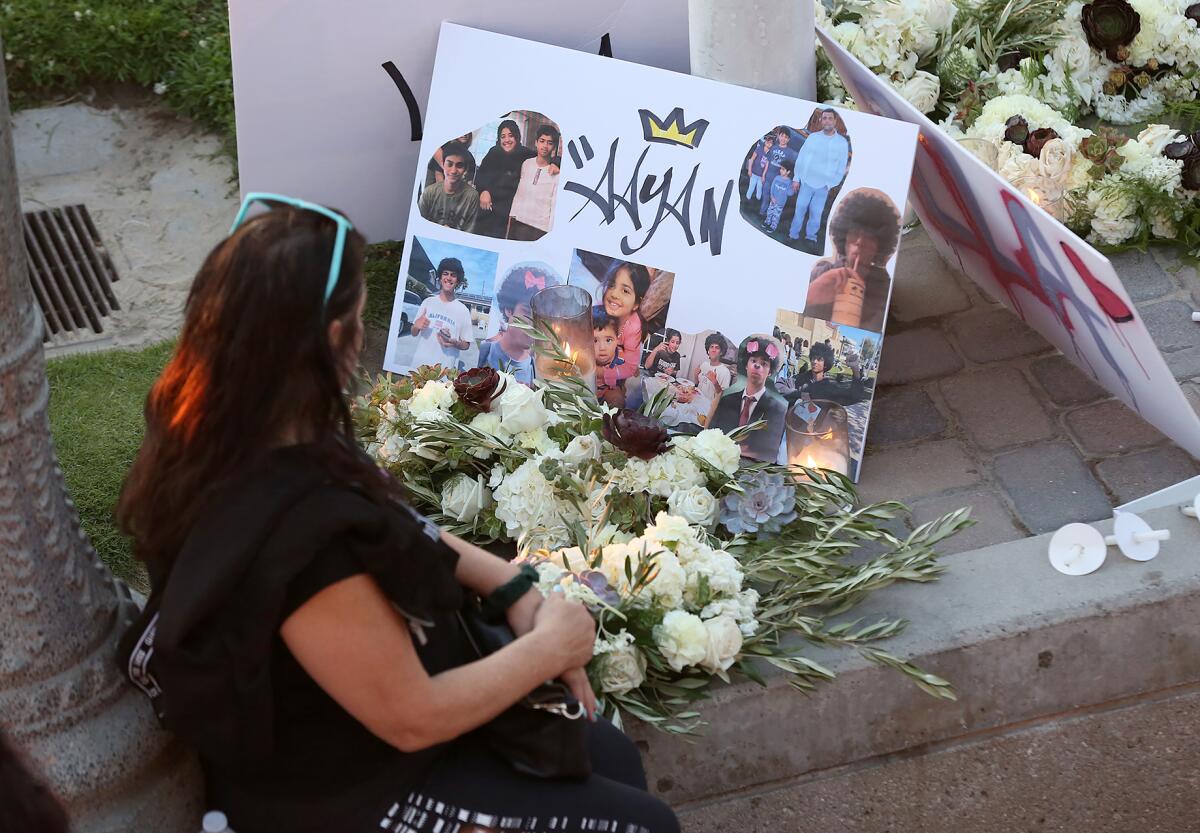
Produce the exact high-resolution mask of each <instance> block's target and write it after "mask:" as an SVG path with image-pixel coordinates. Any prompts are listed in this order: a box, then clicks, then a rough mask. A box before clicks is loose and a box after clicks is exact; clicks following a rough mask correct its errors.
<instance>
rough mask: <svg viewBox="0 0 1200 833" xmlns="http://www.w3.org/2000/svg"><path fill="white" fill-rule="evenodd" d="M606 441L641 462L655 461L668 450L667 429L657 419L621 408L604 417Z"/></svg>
mask: <svg viewBox="0 0 1200 833" xmlns="http://www.w3.org/2000/svg"><path fill="white" fill-rule="evenodd" d="M603 434H604V439H606V440H608V441H609V442H610V443H612V444H613V445H614V446H616V447H617V448H619V449H621V450H622V451H624V452H625V453H626V454H628V455H629V456H630V457H637V458H638V459H639V460H653V459H654V458H655V457H657V456H658V455H660V454H662V453H663V452H664V451H666V450H667V448H668V445H667V440H668V439H669V437H668V435H667V429H666V428H664V427H663V424H662V423H661V422H659V421H658V420H657V419H651V418H650V417H648V416H646V415H645V414H641V413H639V412H637V411H631V410H630V409H629V408H621V409H620V410H619V411H617V412H616V413H615V414H605V415H604V428H603Z"/></svg>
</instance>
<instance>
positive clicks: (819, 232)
mask: <svg viewBox="0 0 1200 833" xmlns="http://www.w3.org/2000/svg"><path fill="white" fill-rule="evenodd" d="M852 157H853V152H852V148H851V144H850V136H849V134H848V133H847V131H846V124H845V122H843V121H842V117H841V116H840V115H839V114H838V112H837V111H836V110H834V109H833V108H831V107H819V108H817V109H816V110H813V113H812V115H811V116H810V117H809V120H808V123H807V124H806V125H805V126H804V127H803V128H800V129H798V128H795V127H790V126H788V125H778V126H776V127H774V128H773V129H771V130H769V131H767V133H765V134H764V135H763V137H762V138H761V139H759V140H758V141H757V142H755V143H754V145H753V147H751V148H750V151H749V153H747V154H746V158H745V159H744V160H743V163H742V169H741V176H740V180H739V182H740V186H741V195H742V198H741V214H742V217H743V219H745V220H746V222H748V223H750V224H751V225H753V226H754V227H755V228H757V229H759V230H760V231H761V232H762V233H763V234H766V235H767V236H768V237H770V238H772V239H773V240H777V241H778V242H780V243H783V244H784V245H786V246H791V247H792V248H794V249H799V250H800V251H803V252H807V253H808V254H822V253H824V251H825V226H826V222H827V220H828V217H829V206H830V205H832V204H833V201H834V200H835V199H836V198H837V195H838V192H839V191H840V190H841V187H842V183H843V182H844V181H845V179H846V172H847V171H848V170H849V169H850V161H851V159H852Z"/></svg>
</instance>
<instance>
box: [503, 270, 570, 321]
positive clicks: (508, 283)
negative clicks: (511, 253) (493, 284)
mask: <svg viewBox="0 0 1200 833" xmlns="http://www.w3.org/2000/svg"><path fill="white" fill-rule="evenodd" d="M560 283H562V281H561V280H560V279H559V277H558V275H557V274H556V273H555V272H554V270H553V269H551V268H550V267H548V266H539V265H537V264H525V263H519V264H517V265H516V266H514V267H513V268H511V269H509V270H508V274H507V275H505V276H504V280H503V281H501V282H500V290H499V291H498V292H497V293H496V302H497V304H499V306H500V315H501V316H502V317H503V318H504V320H505V321H507V320H508V319H509V318H510V317H511V316H512V314H513V311H515V310H516V308H517V307H519V306H520V305H521V304H526V305H528V304H529V300H530V299H531V298H532V297H533V296H534V295H536V294H538V293H539V292H541V291H542V290H543V289H545V288H546V287H548V286H558V285H559V284H560Z"/></svg>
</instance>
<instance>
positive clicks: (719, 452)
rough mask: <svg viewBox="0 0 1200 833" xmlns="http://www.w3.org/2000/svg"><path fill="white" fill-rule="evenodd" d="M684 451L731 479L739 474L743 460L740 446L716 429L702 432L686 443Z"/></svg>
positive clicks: (707, 429)
mask: <svg viewBox="0 0 1200 833" xmlns="http://www.w3.org/2000/svg"><path fill="white" fill-rule="evenodd" d="M684 449H685V450H686V451H688V452H690V453H691V454H695V455H696V456H697V457H699V458H700V459H701V460H703V461H704V462H706V463H708V464H709V465H710V466H712V467H713V468H715V469H718V470H719V471H722V472H724V473H725V474H727V475H729V476H730V477H732V476H733V475H735V474H737V470H738V464H739V463H740V462H741V459H742V452H741V450H740V449H739V448H738V444H737V443H735V442H734V441H733V440H731V439H729V437H727V436H726V435H725V432H724V431H720V430H718V429H716V428H706V429H705V430H703V431H701V432H700V433H699V434H697V435H696V436H694V437H692V438H691V439H690V440H688V441H687V442H686V444H685V445H684Z"/></svg>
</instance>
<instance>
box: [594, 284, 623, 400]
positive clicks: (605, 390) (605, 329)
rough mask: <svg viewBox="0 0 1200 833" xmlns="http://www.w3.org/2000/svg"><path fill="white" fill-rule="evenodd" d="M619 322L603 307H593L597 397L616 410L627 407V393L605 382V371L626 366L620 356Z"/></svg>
mask: <svg viewBox="0 0 1200 833" xmlns="http://www.w3.org/2000/svg"><path fill="white" fill-rule="evenodd" d="M618 329H619V328H618V326H617V321H616V319H615V318H613V317H612V316H610V315H609V314H608V312H607V311H606V310H605V309H604V307H602V306H596V307H592V351H593V353H594V354H595V357H596V397H597V398H598V399H599V400H600V401H602V402H607V403H608V404H609V405H612V406H613V407H614V408H623V407H625V391H624V390H623V389H622V388H621V387H620V386H619V385H610V384H608V383H607V382H605V381H604V380H605V374H604V371H605V370H609V369H616V368H618V367H620V366H621V365H623V364H625V360H624V359H623V358H621V356H620V355H619V353H620V350H619V349H618V341H617V331H618Z"/></svg>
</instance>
